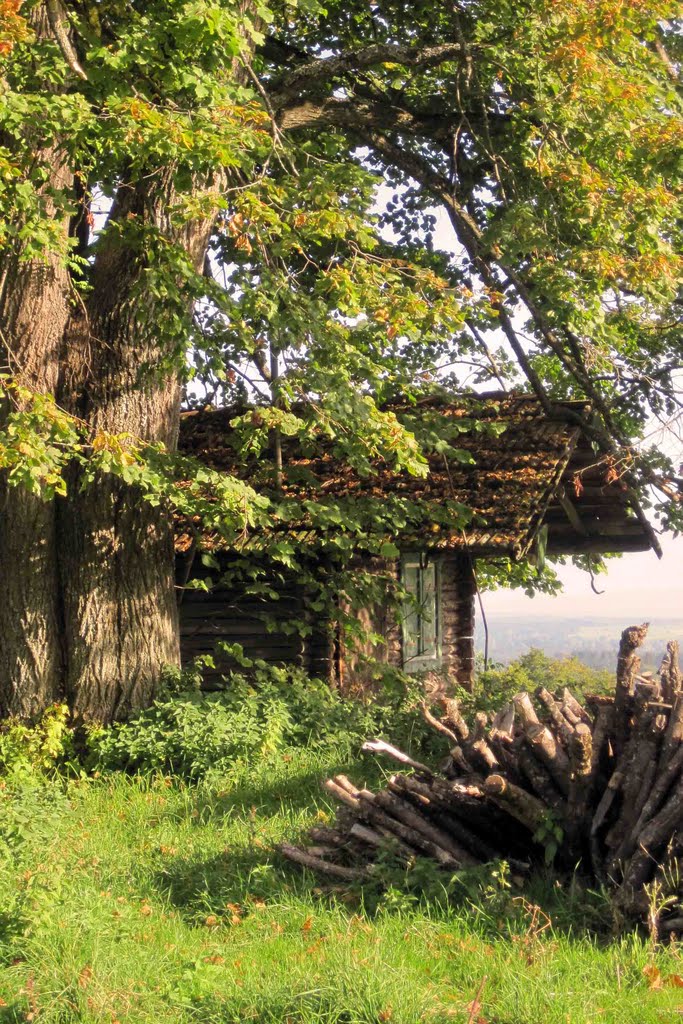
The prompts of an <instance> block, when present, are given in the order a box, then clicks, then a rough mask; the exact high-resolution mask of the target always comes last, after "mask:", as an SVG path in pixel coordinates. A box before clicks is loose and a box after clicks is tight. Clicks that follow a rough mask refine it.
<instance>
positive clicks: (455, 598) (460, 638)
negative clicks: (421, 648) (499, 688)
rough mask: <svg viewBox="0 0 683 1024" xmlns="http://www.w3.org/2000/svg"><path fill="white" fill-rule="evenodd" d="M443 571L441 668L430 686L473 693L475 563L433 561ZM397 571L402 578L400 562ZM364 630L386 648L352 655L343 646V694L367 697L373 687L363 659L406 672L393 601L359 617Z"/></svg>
mask: <svg viewBox="0 0 683 1024" xmlns="http://www.w3.org/2000/svg"><path fill="white" fill-rule="evenodd" d="M430 557H431V558H432V560H433V561H436V562H437V563H438V567H439V598H438V611H437V614H438V617H439V635H440V651H441V658H440V664H439V665H438V667H437V668H435V670H434V671H430V672H428V675H429V676H430V677H434V679H433V680H431V681H430V686H434V685H438V684H439V681H440V682H441V684H442V685H443V684H444V683H445V687H446V689H448V688H449V686H454V685H456V684H457V685H459V686H463V687H465V689H468V690H471V688H472V684H473V673H474V621H475V596H476V583H475V577H474V569H473V565H472V560H471V558H470V557H469V555H467V554H466V553H462V552H457V553H453V554H443V555H434V556H430ZM394 572H395V574H396V577H397V578H398V577H399V575H400V572H401V563H400V561H399V560H397V561H396V562H395V564H394ZM358 618H359V620H360V622H361V624H362V626H363V628H364V629H365V630H366V631H368V632H373V633H377V634H379V635H380V636H383V637H384V642H383V643H378V644H371V643H366V644H361V645H360V655H361V656H359V651H358V649H356V650H355V651H354V650H349V649H348V648H345V647H344V646H343V645H341V644H340V647H339V652H338V659H337V662H338V664H337V672H336V675H337V678H338V681H339V685H340V688H341V689H342V691H343V692H344V693H347V694H353V693H354V692H359V691H362V692H367V691H368V689H372V687H373V685H374V684H373V675H374V674H373V672H372V669H371V668H370V667H369V666H368V665H367V662H366V661H365V659H366V658H367V657H372V658H374V659H375V660H377V661H378V662H380V663H381V664H385V665H389V666H392V667H394V668H403V664H404V659H403V626H402V622H401V617H400V615H398V614H397V613H396V610H395V609H394V608H393V607H392V606H391V604H390V602H388V601H387V603H386V604H382V605H380V606H379V607H376V608H373V609H369V608H363V609H360V611H359V612H358Z"/></svg>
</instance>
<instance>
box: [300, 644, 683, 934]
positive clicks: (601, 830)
mask: <svg viewBox="0 0 683 1024" xmlns="http://www.w3.org/2000/svg"><path fill="white" fill-rule="evenodd" d="M646 634H647V624H644V625H642V626H632V627H630V628H628V629H625V630H624V632H623V633H622V636H621V643H620V645H619V654H618V661H617V679H616V690H615V693H614V696H595V697H588V698H586V701H585V704H581V703H580V702H579V701H578V700H576V698H575V697H574V696H573V695H572V694H571V693H570V691H569V690H567V689H564V690H562V692H561V693H554V694H553V693H550V692H549V691H548V690H546V689H544V688H540V689H539V690H538V691H537V692H536V694H535V698H536V700H535V701H534V700H532V698H531V696H530V695H529V694H528V693H519V694H517V695H516V696H515V697H514V698H513V700H512V702H511V703H510V704H509V705H507V706H506V707H503V708H501V710H500V711H499V712H498V713H497V714H496V715H494V716H493V717H492V718H491V719H490V720H489V718H488V717H487V715H485V714H483V713H479V714H477V715H476V716H475V719H474V723H473V724H472V725H471V726H470V725H468V723H467V722H466V721H465V720H464V718H463V717H462V715H461V713H460V711H459V708H458V705H457V702H456V701H455V700H452V699H449V698H444V699H443V700H442V701H441V715H440V717H437V716H436V715H434V714H432V712H430V710H429V709H428V708H427V707H425V708H424V716H425V719H426V720H427V722H428V723H429V724H430V725H431V726H432V727H433V728H434V729H436V730H437V731H438V732H439V733H440V734H441V735H442V736H443V737H444V740H445V741H447V743H448V745H449V747H450V753H449V755H448V757H447V759H446V761H445V762H444V763H442V764H441V765H440V767H439V768H431V767H429V766H428V765H425V764H422V763H420V762H419V761H415V760H413V758H411V757H410V756H409V755H408V754H405V753H403V752H402V751H401V750H398V749H397V748H396V747H393V746H391V744H388V743H384V742H382V741H370V742H368V743H366V744H365V745H364V748H363V749H364V750H366V751H367V752H369V753H373V754H379V755H382V756H386V757H388V758H390V759H391V760H393V761H395V762H397V763H398V764H399V765H400V766H401V768H403V769H407V770H408V771H403V772H401V773H398V774H396V775H393V776H392V777H391V778H390V779H389V781H388V785H387V787H386V789H383V790H381V791H380V792H377V793H372V792H370V791H369V790H367V789H359V788H358V787H356V786H355V785H354V784H353V783H352V782H351V781H350V780H349V779H348V778H346V776H344V775H338V776H336V777H335V778H333V779H329V780H327V782H325V784H324V785H325V788H326V789H327V790H328V792H329V793H331V794H332V795H333V796H334V797H335V798H336V799H337V800H338V801H339V802H340V804H342V810H341V811H340V813H339V815H338V821H337V824H336V827H335V828H327V829H316V830H314V832H313V833H312V839H313V841H314V843H315V845H314V846H311V847H308V848H305V849H302V848H297V847H293V846H289V845H284V846H283V847H282V848H281V849H282V852H283V853H284V854H285V855H286V856H287V857H289V858H290V859H291V860H293V861H296V862H297V863H299V864H302V865H305V866H306V867H309V868H311V869H313V870H315V871H318V872H320V873H322V874H325V875H328V876H331V877H335V878H341V879H344V880H349V879H357V878H363V877H369V876H370V875H372V874H373V873H374V875H375V877H377V872H378V871H381V867H380V866H378V864H377V859H378V854H379V853H380V851H393V852H394V854H395V855H396V856H397V857H399V858H403V859H406V860H408V859H410V858H414V857H416V856H422V857H429V858H432V859H433V860H434V861H436V862H437V864H439V865H441V866H442V867H443V868H445V869H448V870H450V871H454V870H457V869H461V868H467V867H469V866H472V865H475V864H482V863H486V862H487V861H491V860H495V859H505V860H506V861H508V863H509V864H510V866H511V868H512V870H513V872H517V873H520V872H524V871H526V870H529V869H530V868H531V867H532V866H533V865H534V864H535V863H538V862H539V860H542V859H543V857H544V853H545V852H546V849H547V844H548V841H549V840H550V839H553V837H554V840H555V841H556V840H557V837H559V836H561V837H562V838H561V840H560V841H559V842H558V844H557V852H556V853H555V855H554V862H555V865H556V867H557V868H558V869H560V870H562V869H566V870H572V869H574V868H575V867H576V866H578V869H579V871H581V872H582V873H583V874H584V875H585V876H586V877H588V878H589V879H591V880H594V881H597V882H601V883H604V884H606V885H608V886H610V887H611V888H612V889H613V890H614V900H615V904H616V906H617V907H618V909H619V912H620V913H621V914H622V915H623V916H624V917H625V918H628V919H631V918H639V917H648V918H649V920H650V923H651V924H652V923H653V920H652V908H653V906H655V905H656V906H657V907H658V910H657V915H656V916H657V920H656V922H654V923H655V924H656V926H657V927H658V928H659V929H660V930H662V931H663V932H667V931H672V930H675V931H677V932H678V931H683V877H682V878H679V874H678V867H679V859H680V865H681V867H682V868H683V834H681V833H682V829H683V772H682V768H683V742H682V741H683V680H682V677H681V672H680V669H679V663H678V653H679V652H678V644H677V643H676V642H671V643H669V644H668V646H667V651H666V655H665V657H664V659H663V661H662V665H661V668H660V671H659V678H658V679H657V678H655V677H653V676H652V675H651V674H648V675H640V674H639V672H640V659H639V657H638V654H637V649H638V647H639V646H640V645H641V644H642V642H643V640H644V639H645V636H646ZM682 874H683V872H682Z"/></svg>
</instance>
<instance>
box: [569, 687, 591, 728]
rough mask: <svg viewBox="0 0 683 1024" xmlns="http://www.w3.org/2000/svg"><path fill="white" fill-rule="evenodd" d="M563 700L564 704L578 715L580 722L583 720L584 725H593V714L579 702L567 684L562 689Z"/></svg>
mask: <svg viewBox="0 0 683 1024" xmlns="http://www.w3.org/2000/svg"><path fill="white" fill-rule="evenodd" d="M562 700H563V704H564V705H565V706H566V707H567V708H568V709H569V710H570V711H571V712H572V714H574V715H576V717H577V718H578V719H579V721H580V722H583V723H584V725H588V726H592V725H593V721H592V719H591V716H590V715H589V714H588V712H587V711H586V709H585V708H584V707H582V705H581V704H579V702H578V700H577V699H576V697H575V696H574V694H573V693H572V691H571V690H570V689H569V688H568V687H567V686H565V688H564V689H563V691H562Z"/></svg>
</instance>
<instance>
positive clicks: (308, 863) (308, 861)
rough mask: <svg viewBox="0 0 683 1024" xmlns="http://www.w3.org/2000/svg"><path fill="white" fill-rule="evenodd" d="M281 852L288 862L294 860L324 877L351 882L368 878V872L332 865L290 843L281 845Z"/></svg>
mask: <svg viewBox="0 0 683 1024" xmlns="http://www.w3.org/2000/svg"><path fill="white" fill-rule="evenodd" d="M279 850H280V852H281V853H282V854H284V856H285V857H286V858H287V859H288V860H293V861H295V862H296V863H297V864H301V865H303V867H305V868H310V869H311V871H317V872H319V873H320V874H323V875H332V877H333V878H344V879H348V880H349V881H356V880H357V879H361V878H367V876H368V872H367V871H366V870H363V869H361V868H347V867H344V866H343V865H341V864H331V863H330V862H329V861H327V860H321V858H320V857H313V856H312V855H311V854H309V853H305V852H304V851H303V850H300V849H299V848H298V847H297V846H290V844H289V843H280V846H279Z"/></svg>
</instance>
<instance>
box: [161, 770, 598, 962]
mask: <svg viewBox="0 0 683 1024" xmlns="http://www.w3.org/2000/svg"><path fill="white" fill-rule="evenodd" d="M362 767H363V768H368V767H369V768H370V769H371V770H372V766H366V765H363V766H362ZM349 770H350V766H349V764H348V762H346V763H340V764H339V765H338V767H336V768H333V769H330V770H329V773H328V774H334V773H335V772H338V771H349ZM354 774H358V773H357V772H356V773H354ZM320 781H321V773H320V770H319V769H318V770H313V771H305V772H301V773H299V774H295V775H293V776H290V777H285V778H276V779H273V780H272V781H270V782H268V781H266V784H265V785H259V784H256V783H250V784H245V785H241V786H237V787H235V788H233V789H230V790H227V789H226V790H225V791H220V790H218V791H202V790H201V789H200V790H197V791H196V793H195V797H194V799H195V806H194V809H193V812H192V814H193V816H194V817H195V818H196V820H198V821H201V822H202V824H203V825H205V826H206V825H210V824H211V822H212V821H224V820H225V819H228V820H230V819H232V820H233V821H234V822H235V823H236V824H239V826H240V827H241V829H242V830H243V834H242V836H241V837H240V841H238V842H237V843H235V844H234V845H231V846H227V847H226V848H225V849H224V851H223V852H222V853H220V854H218V855H216V856H213V857H210V858H206V859H198V858H187V857H183V856H177V857H175V858H174V859H173V860H171V861H170V862H168V863H167V864H166V865H165V866H164V868H163V869H162V870H160V871H158V872H157V873H156V874H155V876H154V878H153V882H154V885H155V888H156V889H157V890H158V891H159V890H161V891H162V892H164V893H165V894H166V896H167V898H168V899H169V900H170V902H171V903H172V905H173V906H174V907H175V909H176V910H177V911H178V912H179V913H180V914H181V915H182V916H183V917H184V918H185V919H187V920H189V921H191V922H194V923H198V922H199V921H203V919H204V918H205V917H206V916H207V915H208V914H217V915H219V916H220V915H223V914H225V913H226V907H227V906H228V905H229V904H239V905H240V906H243V905H244V904H245V903H246V904H248V903H249V902H250V901H253V900H264V901H265V902H267V903H271V904H283V903H291V902H292V901H293V900H303V901H304V902H308V903H310V902H312V901H314V900H315V901H321V900H322V901H323V902H327V903H329V904H330V905H332V904H334V905H335V906H336V907H337V909H338V910H339V909H340V904H341V905H343V907H344V909H347V910H348V912H349V914H351V913H356V912H358V910H359V909H362V910H363V912H364V913H365V914H366V915H367V916H368V917H373V916H374V914H375V913H376V911H377V910H378V908H380V907H381V909H382V912H383V913H386V912H391V908H392V906H395V908H396V911H397V912H401V913H405V912H406V911H415V912H420V913H424V914H425V915H426V916H428V917H429V918H432V919H436V918H438V919H440V920H446V921H447V920H449V919H453V918H454V917H459V918H463V919H467V921H468V922H470V923H471V925H472V926H473V927H474V928H475V929H476V931H477V932H478V933H479V934H480V935H481V936H482V937H483V938H487V939H491V938H493V937H500V935H501V920H504V921H505V931H507V932H508V933H509V934H510V935H512V934H524V933H526V932H527V931H528V930H529V928H531V930H532V931H533V930H534V929H539V928H542V927H543V925H544V924H545V923H546V922H548V921H549V922H552V925H551V927H552V931H553V932H554V934H556V935H560V934H561V935H565V936H568V935H571V936H573V937H575V938H590V939H591V940H592V941H595V942H598V943H600V944H602V943H603V942H608V941H610V940H611V939H612V938H613V934H614V933H613V927H612V923H613V922H612V915H611V913H610V909H609V902H608V899H607V897H606V896H605V895H604V894H603V893H600V892H595V891H592V890H591V889H589V888H587V887H586V886H585V885H584V884H583V883H582V881H581V879H580V876H579V875H578V874H576V873H574V874H567V875H566V876H565V877H564V878H563V879H558V876H557V875H553V874H551V873H549V872H546V871H538V872H536V873H535V874H533V875H532V876H530V877H529V878H528V879H527V880H526V881H525V882H524V884H523V885H521V886H518V885H515V884H513V883H511V881H510V878H509V874H507V873H506V872H505V871H502V872H501V870H500V865H496V864H489V865H482V866H480V867H477V868H475V869H471V870H467V871H463V872H459V873H457V874H456V875H453V874H452V873H451V872H445V871H443V870H441V869H439V868H438V867H437V866H436V865H435V864H434V863H433V862H432V861H430V860H428V859H425V858H416V859H415V863H414V864H413V865H411V866H410V867H409V868H408V869H406V868H405V867H404V866H400V865H398V864H397V863H392V862H391V860H390V858H388V859H387V860H386V861H384V862H382V864H381V865H380V866H379V867H378V869H377V874H376V878H375V879H373V880H372V881H370V882H369V883H367V884H364V885H360V884H359V885H357V886H352V887H345V886H344V885H343V884H334V883H333V882H331V880H330V879H325V878H321V877H319V876H316V875H314V874H312V873H311V872H309V871H305V870H302V869H300V868H298V867H296V866H294V865H292V864H291V862H289V861H287V860H286V859H285V858H284V857H283V856H282V855H281V854H279V853H278V851H277V849H276V848H275V847H276V846H277V842H279V841H280V838H281V839H282V840H284V841H288V842H293V843H295V844H296V843H297V842H299V841H300V839H301V835H300V832H299V830H298V828H297V826H296V825H295V823H294V822H293V821H285V823H284V824H285V827H284V829H280V830H279V831H281V835H280V836H279V837H277V838H275V839H274V838H273V837H272V836H271V837H269V839H268V840H267V841H266V842H264V841H263V839H262V838H260V835H259V833H260V832H261V831H262V830H263V828H264V826H266V827H267V823H268V819H271V820H272V818H277V817H279V816H280V815H281V814H282V812H283V809H286V810H287V811H288V812H290V813H292V812H294V813H296V812H297V811H298V812H301V811H311V809H315V804H316V803H318V802H320V803H321V804H322V803H323V801H324V802H325V804H327V801H326V800H324V797H323V795H322V793H321V789H320ZM194 812H196V814H195V813H194ZM288 826H291V827H288ZM303 841H304V842H305V839H304V840H303ZM387 890H390V891H391V897H390V898H389V899H385V898H384V893H385V892H386V891H387ZM392 901H393V902H392ZM227 912H228V914H229V913H230V911H229V909H228V911H227Z"/></svg>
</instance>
